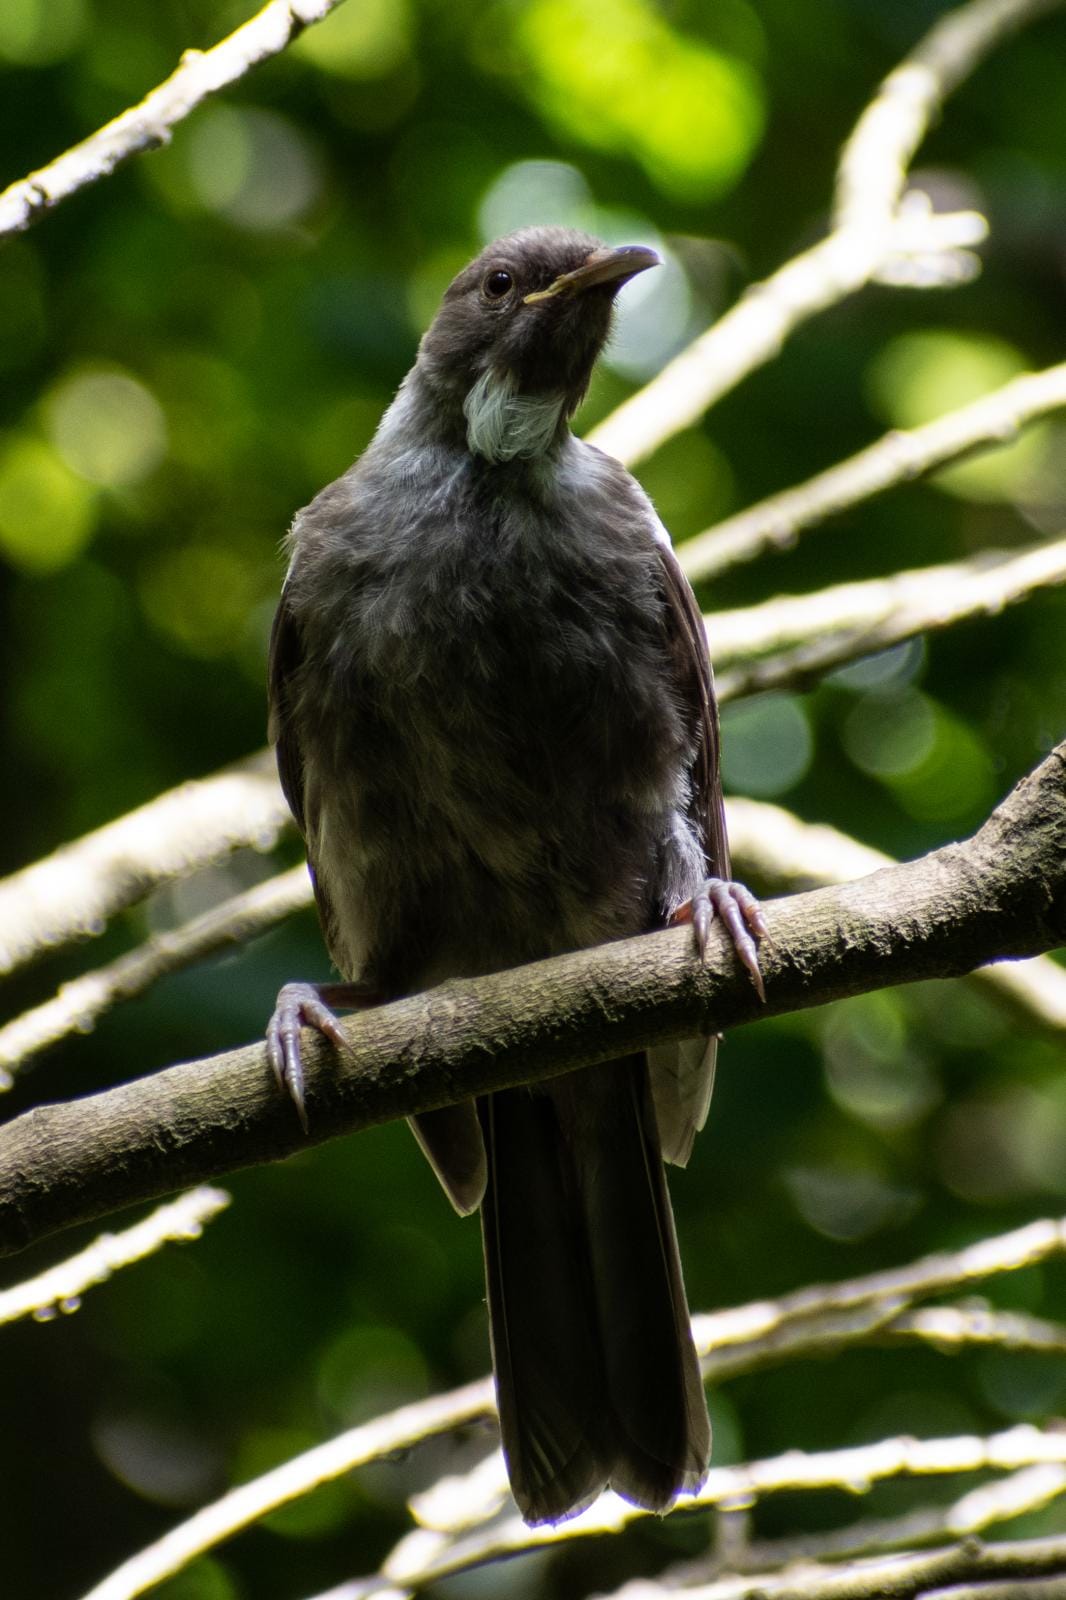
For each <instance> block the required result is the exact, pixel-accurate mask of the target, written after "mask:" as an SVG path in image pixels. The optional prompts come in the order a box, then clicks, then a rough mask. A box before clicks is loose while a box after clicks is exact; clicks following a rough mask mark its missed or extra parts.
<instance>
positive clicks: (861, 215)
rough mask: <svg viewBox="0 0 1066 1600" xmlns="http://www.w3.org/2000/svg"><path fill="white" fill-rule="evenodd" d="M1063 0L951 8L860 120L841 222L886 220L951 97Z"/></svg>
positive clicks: (844, 167) (843, 173)
mask: <svg viewBox="0 0 1066 1600" xmlns="http://www.w3.org/2000/svg"><path fill="white" fill-rule="evenodd" d="M1057 4H1058V0H975V3H973V4H971V5H964V6H960V7H959V8H958V10H956V11H949V12H948V13H947V14H946V15H945V16H943V17H941V18H940V20H939V21H938V22H936V23H935V24H934V26H933V27H932V28H931V29H930V30H929V32H928V33H927V34H926V36H925V38H924V39H923V40H922V41H921V43H920V44H919V45H918V46H917V47H916V48H915V49H914V50H912V51H911V53H910V55H909V56H908V57H907V59H906V60H905V61H903V62H902V63H901V64H900V65H899V66H898V67H897V68H896V70H895V72H893V73H890V75H889V76H888V77H887V78H886V79H885V81H884V83H883V84H882V85H881V88H880V91H879V92H878V94H877V96H876V98H875V99H874V100H873V101H872V102H871V103H870V105H868V106H867V108H866V110H865V111H864V112H863V114H862V116H861V117H860V118H859V120H858V122H857V123H856V125H855V131H854V132H853V133H852V135H851V138H850V139H849V140H848V142H847V145H846V146H845V148H844V151H843V153H842V155H841V157H840V164H839V166H838V168H837V184H836V195H835V197H834V203H833V210H834V221H835V225H836V226H837V227H838V228H845V227H877V226H878V225H882V226H883V224H884V222H885V221H886V219H887V218H889V217H890V216H891V215H892V213H893V211H894V210H895V208H896V206H897V205H898V204H899V201H900V199H901V198H902V195H903V189H904V185H905V184H906V181H907V169H908V167H909V166H910V164H911V161H912V160H913V159H914V156H915V154H916V152H917V150H918V147H919V145H920V144H921V143H922V140H923V139H924V138H925V135H926V133H927V132H928V130H929V127H930V125H931V123H932V122H933V120H934V119H935V117H936V115H937V113H938V111H939V109H940V107H941V105H942V104H943V102H944V100H945V98H946V97H947V96H948V95H949V94H950V93H951V92H952V90H954V89H957V88H958V86H959V84H960V83H962V82H963V80H964V79H965V78H968V77H969V76H970V74H971V73H972V72H973V71H974V70H975V68H977V67H979V66H980V64H981V62H982V61H983V60H984V58H985V57H986V56H987V55H989V54H990V52H991V51H993V50H994V49H995V48H996V46H997V45H999V44H1001V43H1002V42H1003V40H1004V39H1005V38H1006V37H1007V36H1008V35H1009V34H1010V33H1012V32H1013V31H1014V30H1015V29H1017V28H1020V27H1023V26H1024V25H1025V24H1026V23H1028V22H1032V21H1034V20H1035V19H1036V18H1037V17H1039V16H1042V15H1043V14H1044V12H1047V11H1052V10H1054V9H1055V7H1056V5H1057Z"/></svg>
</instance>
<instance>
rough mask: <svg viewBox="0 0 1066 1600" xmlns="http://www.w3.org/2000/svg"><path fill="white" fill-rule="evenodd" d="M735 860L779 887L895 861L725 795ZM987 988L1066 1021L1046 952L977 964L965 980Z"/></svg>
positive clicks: (839, 879) (1051, 1020) (1060, 979)
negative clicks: (1029, 957)
mask: <svg viewBox="0 0 1066 1600" xmlns="http://www.w3.org/2000/svg"><path fill="white" fill-rule="evenodd" d="M726 814H727V816H728V820H729V843H730V850H731V852H732V856H733V864H734V867H735V868H736V869H737V870H738V871H739V872H740V874H741V876H742V877H750V876H753V875H754V876H755V877H756V878H758V879H759V880H760V881H761V882H763V883H765V884H767V885H768V886H769V887H770V888H772V889H776V890H778V891H779V892H781V893H795V892H796V890H798V889H810V888H813V887H814V886H815V885H817V884H829V883H846V882H847V881H848V879H849V878H861V877H863V876H864V875H865V874H866V873H868V872H877V871H879V870H880V869H881V868H882V867H888V866H892V865H894V862H893V858H892V857H891V856H887V855H884V854H883V853H882V852H881V851H880V850H874V849H873V848H872V847H871V846H870V845H866V844H860V842H859V841H858V840H857V839H853V838H851V836H850V835H849V834H846V833H840V832H839V831H838V830H837V829H836V828H831V827H829V826H828V825H827V824H825V823H817V822H803V821H801V820H800V818H799V817H797V816H796V815H795V814H794V813H793V812H791V811H786V810H784V809H783V807H781V806H774V805H769V804H768V803H767V802H766V801H765V800H744V799H740V798H737V797H734V798H731V799H729V800H727V801H726ZM967 981H969V982H972V983H977V984H980V985H981V986H982V988H990V989H992V990H994V991H995V993H996V994H997V996H999V997H1000V998H1002V999H1005V1000H1007V1001H1008V1002H1009V1003H1010V1004H1011V1005H1012V1006H1013V1007H1014V1008H1015V1009H1016V1010H1018V1011H1019V1012H1021V1013H1023V1014H1024V1015H1025V1016H1026V1017H1027V1018H1028V1019H1029V1020H1035V1021H1037V1022H1039V1023H1041V1024H1042V1025H1043V1026H1044V1027H1047V1028H1051V1029H1054V1030H1059V1029H1062V1028H1066V967H1062V966H1060V965H1059V963H1058V962H1057V961H1055V960H1053V959H1052V957H1051V956H1034V957H1033V958H1032V960H1030V961H1009V962H1000V963H998V964H997V965H995V966H990V967H979V968H978V970H977V971H976V972H974V973H972V974H971V976H970V978H969V979H968V980H967Z"/></svg>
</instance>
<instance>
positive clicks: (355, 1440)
mask: <svg viewBox="0 0 1066 1600" xmlns="http://www.w3.org/2000/svg"><path fill="white" fill-rule="evenodd" d="M1064 1249H1066V1219H1057V1220H1047V1221H1043V1222H1035V1223H1031V1224H1030V1225H1029V1226H1028V1227H1025V1228H1019V1229H1016V1230H1015V1231H1014V1232H1012V1233H1008V1234H1003V1235H1000V1236H998V1237H996V1238H991V1239H982V1240H979V1241H977V1242H976V1243H975V1244H972V1245H969V1246H967V1247H965V1248H964V1249H962V1250H957V1251H950V1252H949V1251H945V1252H942V1253H940V1254H937V1255H932V1256H925V1257H922V1258H921V1259H920V1260H918V1261H915V1262H912V1263H910V1264H909V1265H907V1266H905V1267H899V1268H895V1269H893V1270H891V1271H889V1272H881V1273H872V1274H869V1275H867V1276H866V1277H864V1278H854V1279H847V1280H845V1281H843V1282H840V1283H835V1284H827V1285H823V1286H819V1287H811V1288H807V1289H803V1290H800V1291H797V1293H795V1294H793V1295H786V1296H784V1297H783V1298H782V1299H780V1300H777V1301H770V1302H762V1301H759V1302H756V1303H755V1304H754V1305H750V1306H741V1307H737V1308H735V1309H733V1310H730V1311H723V1312H716V1313H713V1314H711V1315H709V1316H704V1317H697V1318H696V1319H694V1323H693V1331H694V1333H695V1334H696V1335H697V1339H698V1343H699V1348H700V1349H701V1351H703V1352H704V1353H706V1352H707V1351H708V1349H709V1346H710V1344H711V1342H712V1341H713V1342H714V1343H715V1344H716V1345H721V1346H722V1347H725V1346H727V1345H728V1344H730V1343H732V1344H734V1345H737V1344H739V1343H740V1342H741V1341H743V1340H751V1341H752V1342H753V1343H754V1342H755V1341H756V1340H757V1339H758V1338H759V1336H760V1333H761V1334H762V1335H764V1336H765V1337H766V1338H767V1339H773V1338H774V1337H775V1336H776V1334H777V1332H778V1330H780V1329H781V1328H782V1327H784V1326H785V1325H786V1324H787V1323H788V1322H789V1321H792V1320H795V1319H805V1320H808V1321H809V1320H810V1319H812V1318H815V1317H817V1316H818V1315H820V1314H823V1313H832V1312H837V1311H840V1310H842V1309H847V1308H855V1307H859V1306H861V1305H863V1304H867V1305H876V1304H879V1303H880V1304H883V1303H886V1302H892V1303H894V1304H896V1305H898V1304H899V1302H900V1301H901V1300H907V1299H915V1298H919V1297H921V1296H923V1295H926V1294H931V1293H935V1292H937V1291H939V1290H942V1289H947V1288H959V1287H961V1286H963V1285H966V1284H968V1283H971V1282H973V1281H974V1280H976V1279H978V1278H987V1277H989V1276H993V1275H996V1274H999V1273H1002V1272H1013V1271H1016V1270H1018V1269H1020V1268H1022V1267H1026V1266H1031V1265H1034V1264H1035V1263H1037V1262H1039V1261H1042V1260H1046V1259H1047V1258H1048V1257H1049V1256H1052V1255H1056V1254H1060V1253H1061V1252H1062V1251H1063V1250H1064ZM494 1415H495V1400H494V1397H493V1391H492V1384H491V1381H490V1380H489V1379H487V1378H486V1379H484V1380H483V1381H482V1382H480V1383H477V1384H474V1385H472V1386H469V1387H467V1388H464V1389H458V1390H455V1391H453V1392H452V1393H450V1394H445V1395H438V1396H435V1397H433V1398H432V1399H430V1400H426V1401H419V1402H417V1403H416V1404H415V1405H411V1406H405V1407H403V1408H402V1410H400V1411H398V1412H393V1413H390V1414H389V1415H387V1416H384V1417H380V1418H377V1419H376V1420H375V1421H373V1422H369V1423H366V1424H365V1425H363V1426H361V1427H358V1428H353V1429H350V1430H348V1432H346V1433H343V1434H340V1435H339V1436H338V1437H337V1438H335V1439H332V1440H329V1441H327V1443H325V1444H323V1445H319V1446H316V1447H315V1448H314V1449H312V1450H308V1451H305V1452H304V1453H303V1454H302V1455H299V1456H295V1457H293V1458H292V1460H290V1461H288V1462H286V1463H285V1464H284V1466H282V1467H279V1468H276V1469H275V1470H273V1471H271V1472H269V1473H266V1474H265V1475H264V1476H263V1477H261V1478H257V1479H255V1480H254V1481H253V1482H251V1483H246V1484H243V1485H242V1486H241V1487H240V1488H239V1489H237V1490H234V1491H231V1492H230V1493H229V1494H227V1495H224V1496H223V1497H222V1499H221V1500H219V1501H217V1502H215V1503H214V1504H213V1505H210V1506H205V1507H204V1508H203V1509H202V1510H201V1511H199V1512H197V1513H196V1514H195V1515H194V1516H193V1517H191V1518H190V1519H189V1520H188V1521H187V1522H184V1523H182V1524H180V1526H178V1527H177V1528H174V1529H172V1530H171V1531H170V1532H169V1533H168V1534H166V1535H164V1537H163V1539H162V1540H160V1541H158V1542H157V1543H156V1544H154V1545H151V1546H149V1547H148V1548H147V1549H145V1550H143V1551H141V1552H140V1554H139V1555H137V1556H135V1557H133V1558H132V1559H131V1560H130V1561H128V1562H126V1563H125V1564H124V1565H123V1566H122V1567H121V1568H119V1569H118V1571H116V1572H113V1573H112V1574H111V1575H110V1577H109V1578H108V1579H106V1580H105V1583H104V1584H103V1585H101V1586H99V1587H98V1588H96V1589H94V1590H93V1591H92V1594H91V1596H86V1600H132V1597H133V1596H135V1595H138V1594H142V1593H144V1592H145V1590H146V1589H148V1588H150V1587H152V1585H153V1584H155V1583H159V1582H161V1581H162V1580H163V1579H164V1578H166V1577H170V1576H172V1575H173V1574H174V1573H175V1572H177V1571H178V1570H179V1569H180V1568H181V1567H182V1566H183V1565H185V1564H187V1563H188V1562H189V1561H191V1560H193V1559H194V1558H195V1557H196V1556H198V1555H202V1554H204V1553H205V1551H207V1550H209V1549H213V1548H214V1547H215V1546H216V1545H218V1544H220V1543H222V1541H223V1540H225V1539H227V1538H229V1537H231V1536H232V1535H233V1534H235V1533H237V1532H239V1531H240V1529H241V1528H243V1527H246V1526H247V1525H248V1524H249V1523H250V1522H252V1521H255V1520H256V1519H257V1518H259V1517H261V1516H264V1515H266V1513H267V1512H269V1511H274V1510H276V1509H277V1508H278V1507H279V1506H281V1505H285V1504H288V1502H289V1501H291V1500H294V1499H296V1498H298V1497H299V1496H300V1495H303V1494H306V1493H309V1492H310V1491H311V1490H312V1489H314V1488H316V1487H318V1485H320V1484H322V1483H325V1482H328V1481H330V1480H331V1479H333V1478H337V1477H340V1476H342V1475H343V1474H345V1473H348V1472H350V1471H352V1470H353V1469H354V1468H355V1467H357V1466H361V1465H364V1464H365V1463H366V1462H368V1461H371V1460H374V1459H380V1457H381V1456H383V1455H387V1454H389V1453H390V1452H392V1451H394V1450H397V1449H408V1448H412V1447H414V1446H415V1445H417V1444H418V1443H420V1442H421V1441H423V1440H425V1439H428V1438H430V1437H431V1436H432V1435H433V1434H435V1433H441V1432H446V1431H450V1430H452V1429H455V1428H459V1427H462V1426H465V1425H467V1424H469V1423H471V1422H479V1421H484V1420H487V1419H489V1418H491V1417H493V1416H494ZM505 1493H506V1475H505V1474H504V1472H503V1466H502V1461H501V1458H500V1456H499V1452H498V1451H496V1452H492V1453H491V1454H490V1455H489V1456H488V1457H486V1458H485V1460H484V1461H483V1462H482V1464H481V1465H480V1466H479V1467H476V1468H475V1469H474V1471H473V1472H472V1473H470V1474H467V1475H466V1476H465V1477H464V1478H463V1479H461V1480H459V1479H456V1480H450V1481H445V1482H443V1483H441V1484H438V1485H435V1486H434V1488H433V1489H431V1490H427V1491H426V1492H425V1493H423V1494H421V1495H419V1496H417V1497H416V1504H417V1508H418V1510H417V1514H418V1516H419V1519H420V1521H421V1522H422V1524H423V1528H424V1529H425V1530H426V1531H427V1532H429V1533H431V1534H438V1533H443V1532H452V1531H456V1530H459V1529H463V1528H466V1527H468V1526H471V1525H472V1524H473V1522H474V1521H476V1520H478V1517H477V1515H476V1514H475V1515H472V1512H471V1507H472V1506H474V1505H476V1506H481V1507H484V1514H485V1515H486V1516H488V1515H491V1514H492V1513H493V1512H494V1511H495V1510H496V1508H497V1506H498V1504H499V1503H500V1501H501V1500H502V1498H503V1496H504V1494H505ZM358 1589H359V1591H360V1592H361V1589H362V1585H360V1586H358ZM353 1592H356V1591H354V1590H353Z"/></svg>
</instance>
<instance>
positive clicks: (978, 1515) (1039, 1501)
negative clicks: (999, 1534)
mask: <svg viewBox="0 0 1066 1600" xmlns="http://www.w3.org/2000/svg"><path fill="white" fill-rule="evenodd" d="M1064 1493H1066V1467H1062V1466H1059V1465H1056V1464H1053V1463H1045V1464H1043V1465H1039V1466H1033V1467H1020V1468H1019V1469H1018V1471H1017V1472H1010V1473H1007V1474H1006V1475H1005V1476H1004V1477H1002V1478H996V1479H993V1480H992V1481H991V1482H990V1483H984V1484H981V1485H980V1486H979V1487H978V1488H976V1489H969V1490H967V1491H966V1493H965V1494H962V1495H959V1497H958V1499H956V1500H953V1501H951V1502H950V1503H949V1504H948V1505H936V1506H921V1507H919V1508H918V1509H916V1510H914V1511H910V1512H906V1513H904V1515H903V1516H899V1517H862V1518H860V1519H859V1520H857V1521H855V1522H849V1523H847V1524H846V1525H845V1526H844V1527H842V1528H833V1529H831V1530H829V1531H828V1532H818V1533H810V1534H798V1535H795V1536H793V1537H791V1538H788V1537H785V1538H781V1539H762V1540H758V1541H754V1540H753V1541H751V1542H750V1543H744V1544H742V1545H741V1546H740V1548H739V1549H738V1550H734V1549H733V1548H730V1551H729V1556H728V1559H727V1560H725V1561H723V1560H721V1559H718V1558H717V1552H716V1553H715V1556H713V1557H711V1558H710V1559H705V1560H704V1561H702V1562H700V1563H698V1564H697V1563H696V1562H692V1563H690V1564H689V1566H688V1568H687V1570H686V1572H685V1583H684V1588H685V1591H686V1593H687V1592H689V1591H690V1590H692V1589H694V1588H695V1586H696V1584H697V1583H699V1581H700V1579H701V1578H702V1579H703V1580H704V1582H706V1581H707V1580H708V1579H711V1578H713V1577H716V1576H719V1575H724V1574H726V1573H728V1574H730V1575H733V1574H736V1573H742V1572H762V1573H769V1572H781V1571H783V1569H784V1568H786V1567H789V1566H792V1565H794V1564H796V1563H799V1562H803V1563H804V1564H806V1563H807V1562H812V1561H829V1560H833V1561H839V1560H841V1558H844V1557H849V1556H851V1557H854V1556H859V1555H863V1556H870V1555H874V1554H877V1555H882V1554H885V1553H887V1552H888V1551H892V1550H905V1549H913V1548H914V1547H915V1546H916V1545H929V1544H931V1543H933V1542H940V1541H942V1540H944V1539H945V1538H956V1539H959V1538H966V1537H972V1535H973V1534H975V1533H981V1532H983V1531H984V1529H986V1528H990V1527H993V1526H994V1525H995V1524H996V1523H997V1522H1005V1521H1006V1520H1007V1519H1008V1518H1010V1517H1017V1516H1023V1515H1025V1514H1026V1513H1027V1512H1031V1511H1039V1510H1040V1509H1041V1508H1042V1507H1043V1506H1046V1505H1050V1504H1051V1502H1052V1501H1054V1500H1057V1499H1059V1498H1060V1497H1061V1496H1062V1495H1063V1494H1064ZM724 1515H725V1516H726V1517H728V1516H729V1515H730V1514H729V1513H728V1512H726V1513H724ZM677 1572H678V1569H676V1568H675V1569H673V1570H672V1571H671V1572H670V1573H668V1574H667V1576H669V1577H670V1578H671V1579H674V1580H675V1581H674V1582H672V1583H671V1584H670V1585H669V1591H670V1592H675V1590H676V1588H677V1587H678V1585H677V1583H676V1575H677ZM664 1592H665V1590H664ZM624 1593H625V1591H624V1590H623V1591H620V1592H619V1593H618V1595H617V1596H616V1597H615V1600H623V1596H624ZM1019 1600H1022V1597H1019Z"/></svg>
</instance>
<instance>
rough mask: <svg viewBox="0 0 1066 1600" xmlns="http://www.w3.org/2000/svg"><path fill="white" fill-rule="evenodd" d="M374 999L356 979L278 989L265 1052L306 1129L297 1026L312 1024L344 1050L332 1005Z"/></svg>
mask: <svg viewBox="0 0 1066 1600" xmlns="http://www.w3.org/2000/svg"><path fill="white" fill-rule="evenodd" d="M375 999H376V996H374V995H373V994H372V993H371V992H370V991H369V990H368V989H367V988H366V987H365V985H363V984H359V983H286V984H284V985H283V986H282V987H281V988H280V989H279V990H278V998H277V1003H276V1004H275V1006H274V1014H273V1016H272V1017H271V1019H270V1022H269V1025H268V1027H267V1035H266V1038H267V1056H268V1057H269V1060H270V1065H271V1067H272V1068H273V1070H274V1076H275V1078H276V1079H277V1081H278V1088H279V1089H280V1090H281V1092H282V1094H287V1095H288V1096H289V1099H290V1100H291V1101H292V1103H293V1105H294V1106H295V1107H296V1115H297V1116H298V1117H299V1119H300V1123H301V1125H302V1127H303V1130H304V1132H305V1133H306V1132H307V1129H308V1123H307V1106H306V1105H305V1103H304V1067H303V1056H302V1053H301V1049H300V1029H301V1028H314V1030H315V1032H316V1033H320V1034H321V1035H322V1036H323V1038H325V1039H328V1040H329V1042H330V1044H331V1045H332V1046H333V1048H334V1049H335V1050H343V1049H344V1047H345V1045H346V1043H347V1040H346V1039H345V1036H344V1030H343V1028H342V1027H341V1025H340V1023H339V1022H338V1020H337V1017H336V1015H335V1014H334V1012H333V1011H332V1010H331V1007H332V1006H351V1007H353V1008H354V1007H362V1006H368V1005H373V1004H374V1002H375Z"/></svg>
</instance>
